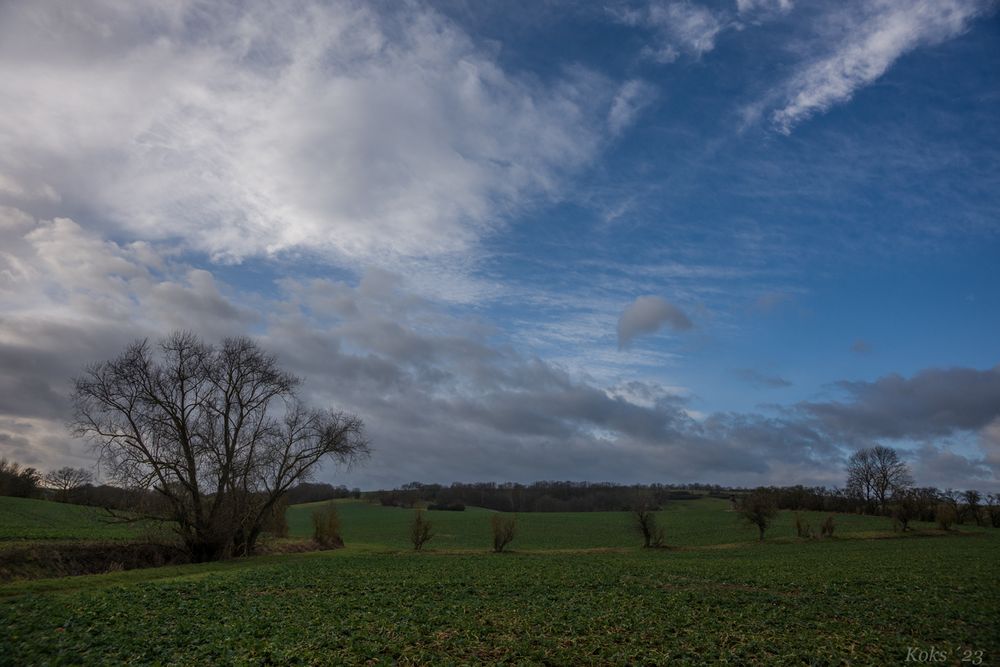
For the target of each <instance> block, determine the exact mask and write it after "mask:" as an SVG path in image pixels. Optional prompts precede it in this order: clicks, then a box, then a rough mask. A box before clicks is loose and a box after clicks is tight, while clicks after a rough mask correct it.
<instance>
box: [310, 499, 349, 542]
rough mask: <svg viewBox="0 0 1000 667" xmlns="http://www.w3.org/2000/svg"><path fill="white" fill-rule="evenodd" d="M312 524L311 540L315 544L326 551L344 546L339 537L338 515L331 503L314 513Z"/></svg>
mask: <svg viewBox="0 0 1000 667" xmlns="http://www.w3.org/2000/svg"><path fill="white" fill-rule="evenodd" d="M312 522H313V539H314V540H316V543H317V544H319V545H320V546H323V547H326V548H327V549H333V548H337V547H342V546H344V540H343V539H342V538H341V537H340V515H339V514H337V508H336V507H335V506H334V504H333V503H330V504H329V505H327V506H326V507H324V508H323V509H319V510H316V511H314V512H313V513H312Z"/></svg>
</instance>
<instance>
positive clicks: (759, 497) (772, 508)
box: [737, 489, 778, 542]
mask: <svg viewBox="0 0 1000 667" xmlns="http://www.w3.org/2000/svg"><path fill="white" fill-rule="evenodd" d="M737 512H739V516H740V518H742V519H743V521H745V522H746V523H749V524H750V525H752V526H756V527H757V530H758V531H760V541H761V542H763V541H764V531H766V530H767V528H768V526H770V525H771V522H772V521H773V520H774V517H776V516H777V515H778V505H777V503H776V502H775V499H774V495H773V494H772V493H770V492H769V491H767V489H757V490H756V491H751V492H750V493H748V494H747V495H745V496H743V498H742V499H740V505H739V509H738V510H737Z"/></svg>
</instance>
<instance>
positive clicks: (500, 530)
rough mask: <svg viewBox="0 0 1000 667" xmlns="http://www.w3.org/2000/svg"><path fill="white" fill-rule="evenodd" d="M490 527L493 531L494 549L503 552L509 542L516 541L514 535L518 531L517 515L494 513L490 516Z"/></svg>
mask: <svg viewBox="0 0 1000 667" xmlns="http://www.w3.org/2000/svg"><path fill="white" fill-rule="evenodd" d="M490 528H491V529H492V531H493V551H495V552H496V553H501V552H503V550H504V548H506V546H507V545H508V544H510V543H511V542H513V541H514V535H515V534H516V532H517V517H513V516H511V517H505V516H502V515H500V514H494V515H493V516H491V517H490Z"/></svg>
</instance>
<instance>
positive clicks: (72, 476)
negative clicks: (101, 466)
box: [44, 466, 94, 503]
mask: <svg viewBox="0 0 1000 667" xmlns="http://www.w3.org/2000/svg"><path fill="white" fill-rule="evenodd" d="M93 480H94V476H93V475H92V474H91V473H90V472H89V471H87V470H85V469H83V468H70V467H69V466H66V467H65V468H59V470H53V471H52V472H50V473H48V474H47V475H45V479H44V483H45V486H46V487H48V488H50V489H52V490H53V491H55V492H56V499H57V500H59V502H63V503H65V502H68V501H69V498H70V495H71V494H72V493H73V492H74V491H76V490H77V489H79V488H80V487H81V486H84V485H86V484H90V483H91V482H92V481H93Z"/></svg>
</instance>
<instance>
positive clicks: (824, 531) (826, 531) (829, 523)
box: [819, 514, 836, 537]
mask: <svg viewBox="0 0 1000 667" xmlns="http://www.w3.org/2000/svg"><path fill="white" fill-rule="evenodd" d="M834 528H836V526H835V525H834V521H833V515H832V514H831V515H830V516H828V517H826V518H825V519H823V523H821V524H820V525H819V534H820V537H833V530H834Z"/></svg>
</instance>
